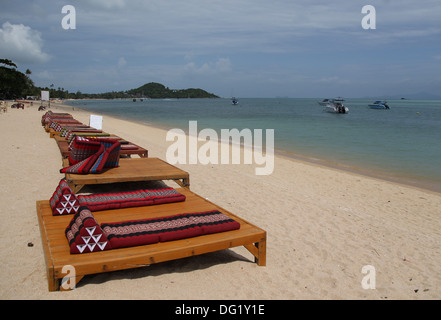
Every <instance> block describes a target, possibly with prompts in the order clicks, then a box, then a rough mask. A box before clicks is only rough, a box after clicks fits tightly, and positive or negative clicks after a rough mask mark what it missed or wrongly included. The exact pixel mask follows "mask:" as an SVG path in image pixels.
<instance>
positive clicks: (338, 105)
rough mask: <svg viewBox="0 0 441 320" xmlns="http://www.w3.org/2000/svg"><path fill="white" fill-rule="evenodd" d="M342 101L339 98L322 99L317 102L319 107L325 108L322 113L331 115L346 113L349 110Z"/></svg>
mask: <svg viewBox="0 0 441 320" xmlns="http://www.w3.org/2000/svg"><path fill="white" fill-rule="evenodd" d="M343 101H344V99H342V98H341V97H338V98H334V99H323V100H322V101H319V103H318V104H319V105H321V106H323V107H325V109H324V111H326V112H331V113H348V112H349V109H348V107H346V106H345V105H344V104H343Z"/></svg>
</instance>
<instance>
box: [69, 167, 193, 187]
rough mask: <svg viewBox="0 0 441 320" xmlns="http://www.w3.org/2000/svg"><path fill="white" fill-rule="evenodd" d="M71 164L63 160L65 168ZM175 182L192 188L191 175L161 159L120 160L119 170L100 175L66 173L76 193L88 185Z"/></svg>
mask: <svg viewBox="0 0 441 320" xmlns="http://www.w3.org/2000/svg"><path fill="white" fill-rule="evenodd" d="M68 164H69V160H68V159H64V160H63V167H67V166H68ZM152 180H174V181H175V182H176V183H177V184H179V185H180V186H181V187H185V188H190V175H189V174H188V172H186V171H184V170H181V169H179V168H177V167H175V166H173V165H171V164H169V163H167V162H165V161H164V160H161V159H159V158H132V159H124V158H122V159H120V160H119V166H118V167H117V168H110V169H104V171H103V172H102V173H100V174H74V173H66V182H67V183H68V184H69V186H70V188H71V189H72V191H73V192H74V193H77V192H78V191H79V190H80V189H81V188H82V187H83V186H85V185H88V184H103V183H118V182H131V181H152Z"/></svg>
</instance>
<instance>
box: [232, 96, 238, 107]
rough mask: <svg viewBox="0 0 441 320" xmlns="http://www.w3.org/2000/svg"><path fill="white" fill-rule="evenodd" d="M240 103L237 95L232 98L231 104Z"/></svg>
mask: <svg viewBox="0 0 441 320" xmlns="http://www.w3.org/2000/svg"><path fill="white" fill-rule="evenodd" d="M238 103H239V100H238V99H236V98H235V97H233V98H232V99H231V104H232V105H236V104H238Z"/></svg>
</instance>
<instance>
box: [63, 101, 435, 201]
mask: <svg viewBox="0 0 441 320" xmlns="http://www.w3.org/2000/svg"><path fill="white" fill-rule="evenodd" d="M86 101H88V100H86ZM57 105H58V106H59V107H61V108H64V107H65V108H69V107H72V108H77V109H79V110H81V111H83V112H86V113H89V114H91V113H94V112H93V111H90V110H87V109H86V108H81V107H79V106H73V105H69V104H65V103H64V102H58V103H57ZM96 114H97V115H101V116H106V117H112V118H114V119H119V120H123V121H128V122H133V123H137V124H140V125H143V126H146V127H151V128H156V129H159V130H163V131H168V130H170V129H171V128H168V127H166V126H165V125H161V124H158V123H145V122H144V121H141V120H139V121H137V120H135V119H126V118H119V117H116V116H114V115H107V114H100V113H96ZM184 131H185V130H184ZM186 135H187V136H188V133H187V132H186ZM219 142H220V143H223V142H222V141H218V143H219ZM274 156H275V157H276V156H278V157H281V158H285V159H287V160H294V161H302V162H305V163H307V164H310V165H316V166H323V167H325V168H328V169H334V170H339V171H343V172H349V173H353V174H356V175H361V176H365V177H369V178H373V179H378V180H382V181H387V182H390V183H396V184H400V185H405V186H409V187H413V188H417V189H421V190H423V191H430V192H434V193H436V194H441V184H440V185H434V184H433V183H431V182H430V181H424V180H422V179H418V180H412V179H410V178H408V177H404V176H388V175H386V174H385V172H382V171H379V170H377V171H375V170H374V169H370V168H363V167H360V166H354V165H351V166H348V165H339V164H338V163H335V162H333V161H331V160H328V159H324V158H316V157H314V158H312V157H310V156H307V155H303V154H298V153H296V152H291V151H287V150H283V149H280V148H277V147H276V146H274Z"/></svg>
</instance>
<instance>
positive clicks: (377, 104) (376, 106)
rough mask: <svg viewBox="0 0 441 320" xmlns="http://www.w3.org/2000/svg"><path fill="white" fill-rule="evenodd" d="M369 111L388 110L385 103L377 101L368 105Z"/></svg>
mask: <svg viewBox="0 0 441 320" xmlns="http://www.w3.org/2000/svg"><path fill="white" fill-rule="evenodd" d="M369 108H371V109H390V108H389V105H388V104H387V102H386V101H381V100H377V101H375V102H374V103H371V104H370V105H369Z"/></svg>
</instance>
